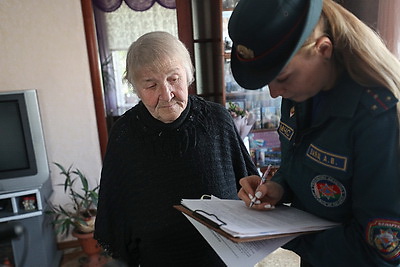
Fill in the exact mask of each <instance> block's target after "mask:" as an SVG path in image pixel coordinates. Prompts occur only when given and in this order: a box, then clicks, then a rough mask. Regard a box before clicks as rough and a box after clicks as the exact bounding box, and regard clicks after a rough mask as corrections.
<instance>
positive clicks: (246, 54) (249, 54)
mask: <svg viewBox="0 0 400 267" xmlns="http://www.w3.org/2000/svg"><path fill="white" fill-rule="evenodd" d="M236 52H237V53H238V54H239V56H240V57H241V58H243V59H252V58H254V52H253V50H251V49H250V48H247V47H245V46H244V45H238V46H237V47H236Z"/></svg>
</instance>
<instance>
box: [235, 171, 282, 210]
mask: <svg viewBox="0 0 400 267" xmlns="http://www.w3.org/2000/svg"><path fill="white" fill-rule="evenodd" d="M260 181H261V178H260V177H259V176H257V175H252V176H247V177H244V178H242V179H240V181H239V183H240V185H241V186H242V188H240V190H239V193H238V196H239V198H240V199H241V200H243V201H244V202H245V203H246V206H250V202H251V199H252V198H253V197H254V196H255V197H257V201H256V202H255V204H254V205H253V206H252V208H254V209H257V210H270V209H273V208H275V205H276V203H278V202H279V201H280V200H281V198H282V196H283V188H282V186H281V185H280V184H278V183H276V182H272V181H267V182H266V183H265V184H262V185H260Z"/></svg>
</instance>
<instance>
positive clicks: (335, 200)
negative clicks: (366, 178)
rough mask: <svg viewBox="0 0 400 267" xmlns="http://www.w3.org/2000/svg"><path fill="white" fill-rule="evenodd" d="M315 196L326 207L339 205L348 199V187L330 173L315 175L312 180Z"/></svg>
mask: <svg viewBox="0 0 400 267" xmlns="http://www.w3.org/2000/svg"><path fill="white" fill-rule="evenodd" d="M311 191H312V194H313V196H314V198H315V199H316V200H317V201H318V202H319V203H321V204H322V205H324V206H325V207H337V206H339V205H341V204H342V203H343V202H344V200H345V199H346V189H345V188H344V186H343V185H342V184H341V183H340V182H339V181H337V180H336V179H335V178H333V177H331V176H328V175H318V176H315V177H314V179H313V180H312V181H311Z"/></svg>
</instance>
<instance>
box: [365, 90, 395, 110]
mask: <svg viewBox="0 0 400 267" xmlns="http://www.w3.org/2000/svg"><path fill="white" fill-rule="evenodd" d="M397 101H398V99H397V98H396V97H395V96H394V95H393V94H392V92H390V91H389V90H388V89H384V88H381V89H371V88H368V89H366V90H365V93H363V96H362V98H361V102H362V103H363V104H364V106H365V107H366V108H367V109H368V110H369V111H370V112H371V113H372V114H373V115H377V114H380V113H382V112H384V111H386V110H388V109H390V108H392V107H394V106H395V105H396V103H397Z"/></svg>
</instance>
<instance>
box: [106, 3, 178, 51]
mask: <svg viewBox="0 0 400 267" xmlns="http://www.w3.org/2000/svg"><path fill="white" fill-rule="evenodd" d="M104 15H105V26H106V29H107V30H106V31H107V39H108V47H109V49H110V50H111V51H115V50H127V49H128V47H129V46H130V44H131V43H132V42H133V41H135V40H136V39H137V38H139V37H140V36H141V35H143V34H145V33H147V32H151V31H166V32H169V33H171V34H172V35H174V36H178V22H177V19H176V10H175V9H166V8H164V7H162V6H161V5H159V4H157V3H156V4H155V5H153V6H152V8H150V9H148V10H146V11H144V12H135V11H133V10H131V9H130V8H129V7H128V6H127V5H126V4H125V3H124V4H122V5H121V7H120V8H119V9H118V10H116V11H114V12H111V13H105V14H104Z"/></svg>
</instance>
